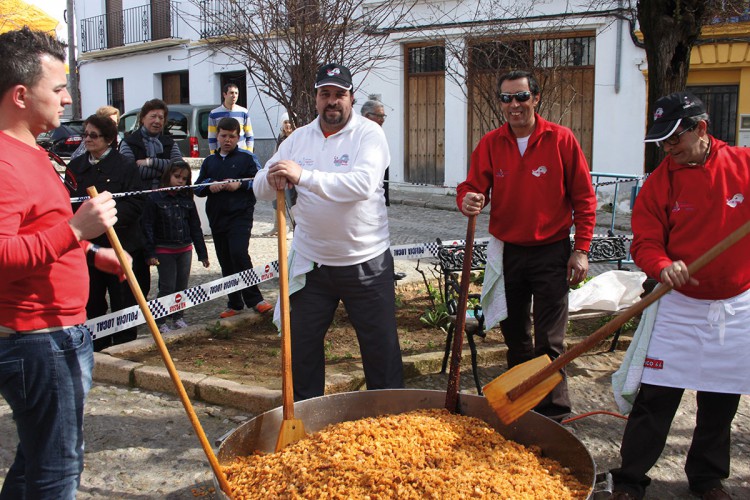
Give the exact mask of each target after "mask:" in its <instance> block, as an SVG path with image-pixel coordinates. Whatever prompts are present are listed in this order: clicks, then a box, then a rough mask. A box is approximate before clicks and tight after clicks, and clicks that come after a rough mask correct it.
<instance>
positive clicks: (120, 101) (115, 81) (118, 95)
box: [107, 78, 125, 114]
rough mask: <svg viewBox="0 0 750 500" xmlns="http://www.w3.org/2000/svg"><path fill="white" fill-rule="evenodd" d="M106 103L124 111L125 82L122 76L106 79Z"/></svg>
mask: <svg viewBox="0 0 750 500" xmlns="http://www.w3.org/2000/svg"><path fill="white" fill-rule="evenodd" d="M107 104H109V105H110V106H114V107H115V108H117V109H119V110H120V114H123V113H124V112H125V84H124V82H123V79H122V78H112V79H109V80H107Z"/></svg>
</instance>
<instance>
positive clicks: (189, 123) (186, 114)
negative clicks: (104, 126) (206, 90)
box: [117, 104, 216, 158]
mask: <svg viewBox="0 0 750 500" xmlns="http://www.w3.org/2000/svg"><path fill="white" fill-rule="evenodd" d="M167 106H168V107H169V116H168V117H167V123H166V125H165V126H164V133H165V134H167V135H171V136H172V137H173V138H174V139H175V141H176V142H177V145H178V146H179V148H180V152H181V153H182V156H185V157H188V158H205V157H206V156H208V155H209V154H210V150H209V148H208V115H209V113H211V110H212V109H214V108H215V107H216V105H215V104H168V105H167ZM140 110H141V109H140V108H138V109H134V110H131V111H128V112H127V113H125V114H124V115H122V117H121V118H120V123H119V124H118V126H117V128H118V130H119V131H120V132H123V133H124V134H125V135H128V134H130V133H132V132H133V131H135V130H137V129H138V123H139V119H138V112H139V111H140Z"/></svg>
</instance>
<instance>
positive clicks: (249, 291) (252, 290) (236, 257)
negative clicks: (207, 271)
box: [213, 228, 263, 311]
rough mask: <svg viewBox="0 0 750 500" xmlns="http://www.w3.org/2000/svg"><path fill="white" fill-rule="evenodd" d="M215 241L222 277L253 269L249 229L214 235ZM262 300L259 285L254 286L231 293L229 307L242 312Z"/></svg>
mask: <svg viewBox="0 0 750 500" xmlns="http://www.w3.org/2000/svg"><path fill="white" fill-rule="evenodd" d="M213 239H214V247H215V248H216V258H217V259H219V265H220V266H221V275H222V276H231V275H232V274H235V273H239V272H241V271H246V270H248V269H252V268H253V261H252V260H250V255H249V254H248V253H247V248H248V246H250V229H249V228H248V229H247V230H235V231H229V232H226V233H218V234H214V235H213ZM243 300H244V303H243ZM262 300H263V294H261V293H260V289H258V286H257V285H253V286H251V287H248V288H245V289H243V290H240V291H239V292H232V293H230V294H229V298H228V301H227V307H229V308H230V309H235V310H237V311H240V310H242V309H243V308H244V307H245V306H247V307H253V306H255V305H256V304H257V303H258V302H261V301H262Z"/></svg>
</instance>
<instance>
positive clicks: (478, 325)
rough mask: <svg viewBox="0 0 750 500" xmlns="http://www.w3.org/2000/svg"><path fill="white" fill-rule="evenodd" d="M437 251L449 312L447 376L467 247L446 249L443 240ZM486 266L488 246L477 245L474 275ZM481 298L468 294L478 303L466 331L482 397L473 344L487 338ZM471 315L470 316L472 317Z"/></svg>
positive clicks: (449, 247) (472, 266) (456, 246)
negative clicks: (460, 280) (477, 339)
mask: <svg viewBox="0 0 750 500" xmlns="http://www.w3.org/2000/svg"><path fill="white" fill-rule="evenodd" d="M437 244H438V249H437V258H438V265H439V267H440V272H441V273H442V275H443V298H444V300H445V306H446V309H447V310H448V328H447V335H446V338H445V354H444V356H443V365H442V368H441V370H440V373H445V371H446V368H447V366H448V357H449V356H450V352H451V343H452V342H453V333H454V331H455V329H456V312H457V310H458V297H459V295H460V294H461V285H460V283H459V276H460V274H461V270H462V269H463V265H464V254H465V250H466V245H464V244H460V245H443V243H442V241H440V238H438V239H437ZM486 264H487V243H475V244H474V249H473V252H472V256H471V269H472V271H483V270H484V267H485V265H486ZM479 297H480V294H475V293H473V294H469V300H470V301H471V299H475V301H474V305H473V307H472V308H471V309H469V308H468V307H467V317H466V324H465V327H464V331H465V332H466V340H467V342H468V344H469V350H470V351H471V370H472V373H473V374H474V383H475V384H476V386H477V393H478V394H479V395H480V396H481V395H482V384H481V383H480V381H479V373H478V371H477V346H476V343H475V342H474V336H475V335H476V336H477V337H481V338H484V337H486V336H487V334H486V333H485V331H484V314H483V313H482V306H481V305H479ZM470 311H471V314H470Z"/></svg>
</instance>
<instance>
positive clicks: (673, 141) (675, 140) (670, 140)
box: [656, 123, 698, 148]
mask: <svg viewBox="0 0 750 500" xmlns="http://www.w3.org/2000/svg"><path fill="white" fill-rule="evenodd" d="M697 126H698V124H697V123H694V124H693V125H691V126H689V127H688V128H686V129H685V130H683V131H682V132H679V133H677V134H672V135H670V136H669V137H667V138H666V139H664V140H663V141H656V145H657V146H659V147H660V148H663V147H664V145H665V144H669V145H670V146H676V145H677V144H679V143H680V137H682V134H687V133H688V132H690V131H691V130H693V129H694V128H695V127H697Z"/></svg>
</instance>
